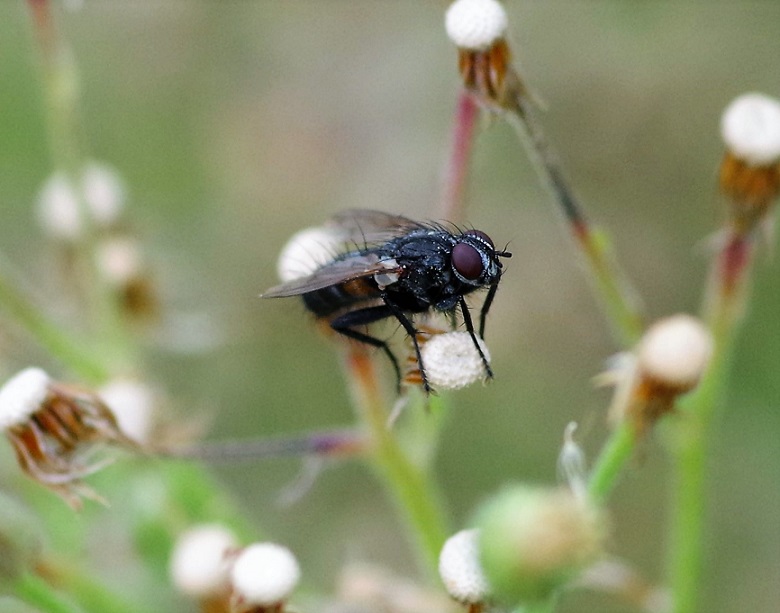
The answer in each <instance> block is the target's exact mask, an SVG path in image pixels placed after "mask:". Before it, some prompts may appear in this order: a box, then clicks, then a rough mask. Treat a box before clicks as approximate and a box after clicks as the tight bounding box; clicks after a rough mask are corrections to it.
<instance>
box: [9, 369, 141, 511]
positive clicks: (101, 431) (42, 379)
mask: <svg viewBox="0 0 780 613" xmlns="http://www.w3.org/2000/svg"><path fill="white" fill-rule="evenodd" d="M0 427H2V428H3V430H4V431H5V435H6V437H7V438H8V440H9V441H10V443H11V445H12V446H13V448H14V451H15V453H16V458H17V460H18V462H19V465H20V466H21V468H22V470H24V471H25V472H26V473H27V475H28V476H29V477H31V478H33V479H35V480H36V481H38V482H39V483H41V484H42V485H44V486H46V487H49V488H50V489H52V490H54V491H55V492H56V493H58V494H59V495H60V496H62V497H63V498H64V499H65V501H66V502H68V503H69V504H70V505H71V506H72V507H74V508H79V507H80V506H81V496H87V497H91V498H95V499H98V500H100V498H99V496H97V494H95V492H93V491H92V490H91V489H90V488H88V487H87V486H86V485H84V484H83V483H82V479H83V478H84V477H86V476H87V475H90V474H92V473H93V472H96V471H97V470H99V469H100V468H102V467H103V466H105V465H106V464H107V463H108V460H103V461H94V460H91V461H90V460H89V458H88V457H87V456H88V454H89V453H90V452H91V451H93V450H94V449H95V446H96V445H98V444H101V443H112V444H118V445H122V446H124V447H127V448H129V449H138V444H137V443H136V442H134V441H132V440H131V439H130V438H128V437H127V436H126V435H125V434H124V433H123V432H122V431H121V430H120V428H119V426H118V425H117V422H116V419H115V418H114V415H113V414H112V413H111V411H110V410H109V409H108V407H106V405H105V404H104V403H103V402H102V401H101V400H100V398H99V397H98V396H97V395H96V394H94V393H92V392H89V391H87V390H82V389H79V388H76V387H73V386H70V385H65V384H62V383H59V382H56V381H53V380H51V379H50V377H49V376H48V375H47V374H46V373H45V372H44V371H43V370H41V369H40V368H27V369H25V370H23V371H21V372H19V373H18V374H17V375H15V376H14V377H12V378H11V379H10V380H9V381H7V382H6V384H5V385H4V386H3V387H2V389H0Z"/></svg>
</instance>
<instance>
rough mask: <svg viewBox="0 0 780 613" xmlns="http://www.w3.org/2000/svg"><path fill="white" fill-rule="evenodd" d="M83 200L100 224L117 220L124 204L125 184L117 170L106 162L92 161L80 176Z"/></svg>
mask: <svg viewBox="0 0 780 613" xmlns="http://www.w3.org/2000/svg"><path fill="white" fill-rule="evenodd" d="M81 182H82V189H83V190H84V200H85V201H86V203H87V206H88V207H89V210H90V212H91V213H92V217H93V218H94V220H95V222H96V223H97V224H98V225H100V226H111V225H113V224H114V223H116V222H117V220H118V219H119V216H120V215H121V214H122V209H123V208H124V204H125V186H124V183H123V182H122V180H121V179H120V178H119V175H118V174H117V172H116V171H115V170H114V169H113V168H111V167H110V166H107V165H106V164H98V163H97V162H92V163H90V164H88V165H87V166H86V167H85V168H84V172H83V174H82V178H81Z"/></svg>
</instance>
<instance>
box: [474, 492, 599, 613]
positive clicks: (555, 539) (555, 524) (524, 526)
mask: <svg viewBox="0 0 780 613" xmlns="http://www.w3.org/2000/svg"><path fill="white" fill-rule="evenodd" d="M477 525H478V526H479V527H480V528H481V538H480V549H481V561H482V567H483V570H484V572H485V575H486V576H487V579H488V582H489V583H490V585H491V587H492V588H493V593H494V595H495V597H496V598H497V599H498V600H499V601H502V602H506V603H507V604H510V605H512V606H514V605H517V604H520V603H525V602H529V601H531V602H532V601H537V600H541V599H544V598H547V597H549V596H550V595H551V594H552V593H553V592H554V591H555V590H557V589H558V588H560V587H562V586H563V585H564V584H566V583H567V582H568V581H570V580H571V579H572V578H573V577H574V576H575V575H576V574H577V573H578V572H579V571H580V570H582V568H583V567H584V566H586V565H587V564H589V563H590V562H592V561H593V560H594V558H596V557H597V556H598V554H599V553H600V551H601V543H602V541H603V538H604V534H605V530H604V521H603V518H602V516H601V514H600V513H599V511H598V510H597V509H595V508H594V507H592V506H591V504H590V502H589V501H588V500H587V499H582V498H578V497H575V496H574V495H573V494H572V493H571V492H570V491H569V490H567V489H563V488H559V489H551V488H541V487H531V486H527V485H516V486H512V487H509V488H507V489H506V490H504V491H503V492H501V493H500V494H499V495H498V496H496V497H495V498H493V499H492V500H490V501H488V502H487V503H486V504H485V505H484V506H483V508H482V509H481V511H480V512H479V515H478V522H477Z"/></svg>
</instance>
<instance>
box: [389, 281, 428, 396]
mask: <svg viewBox="0 0 780 613" xmlns="http://www.w3.org/2000/svg"><path fill="white" fill-rule="evenodd" d="M382 299H383V300H384V301H385V305H386V306H387V308H388V309H389V310H390V313H391V314H392V315H393V316H394V317H395V318H396V319H397V320H398V323H400V324H401V326H402V327H403V329H404V330H406V333H407V334H408V335H409V338H411V339H412V344H413V345H414V353H415V355H416V356H417V364H418V365H419V366H420V377H421V378H422V384H423V389H424V390H425V393H426V394H430V393H431V386H430V385H429V384H428V375H426V374H425V366H424V365H423V359H422V354H421V353H420V343H419V342H418V341H417V328H415V327H414V324H413V323H412V322H411V320H410V319H409V318H408V317H407V316H406V315H404V312H403V311H402V310H401V309H399V308H398V307H397V306H396V305H394V304H393V303H392V302H390V301H388V300H387V297H386V296H382Z"/></svg>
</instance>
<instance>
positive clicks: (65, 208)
mask: <svg viewBox="0 0 780 613" xmlns="http://www.w3.org/2000/svg"><path fill="white" fill-rule="evenodd" d="M38 221H39V223H40V224H41V227H42V228H43V230H44V232H46V234H48V235H49V236H51V237H52V238H56V239H59V240H64V241H75V240H77V239H78V238H79V237H80V236H81V233H82V230H83V225H84V224H82V222H81V211H79V197H78V194H77V192H76V190H75V189H74V187H73V185H71V182H70V181H69V180H68V178H67V177H66V176H65V174H64V173H59V172H58V173H55V174H53V175H52V176H51V177H50V178H49V179H48V180H47V181H46V183H44V185H43V188H42V189H41V192H40V194H39V196H38Z"/></svg>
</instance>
